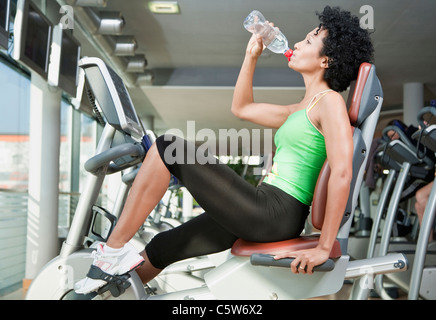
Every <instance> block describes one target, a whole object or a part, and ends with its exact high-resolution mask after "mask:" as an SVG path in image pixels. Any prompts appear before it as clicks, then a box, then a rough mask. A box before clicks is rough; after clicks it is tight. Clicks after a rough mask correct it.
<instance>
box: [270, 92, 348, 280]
mask: <svg viewBox="0 0 436 320" xmlns="http://www.w3.org/2000/svg"><path fill="white" fill-rule="evenodd" d="M321 102H322V104H320V105H318V106H317V111H318V119H319V120H320V121H319V123H320V125H321V127H322V128H321V129H322V132H323V134H324V138H325V142H326V150H327V159H328V162H329V166H330V169H331V173H330V178H329V182H328V191H327V204H326V213H325V217H324V223H323V227H322V232H321V236H320V239H319V244H318V246H317V247H316V248H314V249H308V250H300V251H295V252H289V253H287V254H283V255H277V256H276V257H275V258H276V259H280V258H284V257H295V260H294V261H293V262H292V264H291V269H292V271H293V272H294V273H309V274H312V273H313V267H314V266H317V265H319V264H322V263H323V262H325V261H326V260H327V259H328V257H329V255H330V251H331V249H332V247H333V244H334V241H335V239H336V236H337V233H338V230H339V225H340V223H341V221H342V216H343V214H344V211H345V206H346V205H347V201H348V195H349V192H350V183H351V179H352V159H353V138H352V134H351V129H350V124H349V118H348V115H347V112H346V107H345V102H344V101H343V99H342V98H341V97H340V95H339V94H332V95H327V96H326V97H325V99H323V100H322V101H320V103H321ZM297 267H301V268H303V269H297Z"/></svg>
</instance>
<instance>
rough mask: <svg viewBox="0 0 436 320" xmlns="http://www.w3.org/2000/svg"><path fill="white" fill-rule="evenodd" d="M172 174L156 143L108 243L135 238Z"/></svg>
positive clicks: (116, 244)
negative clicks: (163, 160)
mask: <svg viewBox="0 0 436 320" xmlns="http://www.w3.org/2000/svg"><path fill="white" fill-rule="evenodd" d="M170 177H171V175H170V172H169V171H168V169H167V168H166V166H165V165H164V163H163V162H162V160H161V157H160V156H159V153H158V152H157V148H156V145H155V144H153V146H152V147H151V148H150V150H149V151H148V152H147V156H146V158H145V160H144V162H143V164H142V166H141V168H140V169H139V172H138V175H137V176H136V178H135V181H134V182H133V185H132V188H131V190H130V193H129V195H128V197H127V200H126V204H125V206H124V209H123V211H122V213H121V216H120V219H119V220H118V222H117V224H116V226H115V228H114V230H113V232H112V234H111V235H110V237H109V239H108V241H107V245H108V246H109V247H111V248H121V247H122V246H123V245H124V244H125V243H127V242H128V241H130V239H132V238H133V236H134V235H135V233H136V232H137V231H138V230H139V228H140V227H141V226H142V224H143V223H144V221H145V219H146V218H147V217H148V215H149V214H150V213H151V212H152V210H153V209H154V208H155V207H156V205H157V204H158V202H159V201H160V200H161V199H162V197H163V196H164V194H165V192H166V190H167V189H168V185H169V182H170Z"/></svg>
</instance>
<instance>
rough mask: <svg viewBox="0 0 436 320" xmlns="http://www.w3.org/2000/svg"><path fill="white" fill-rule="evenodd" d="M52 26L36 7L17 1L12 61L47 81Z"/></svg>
mask: <svg viewBox="0 0 436 320" xmlns="http://www.w3.org/2000/svg"><path fill="white" fill-rule="evenodd" d="M52 31H53V25H52V23H51V22H50V21H49V20H48V18H47V17H46V16H45V15H44V14H43V13H42V12H41V11H40V10H39V9H38V7H37V6H36V5H35V4H34V3H32V2H31V1H28V0H18V3H17V14H16V17H15V22H14V37H15V40H14V59H15V60H19V61H21V62H23V63H25V64H26V65H27V66H28V67H29V68H31V69H32V70H33V71H35V72H37V73H39V74H40V75H41V76H42V77H43V78H45V79H47V76H48V66H49V56H50V47H51V38H52Z"/></svg>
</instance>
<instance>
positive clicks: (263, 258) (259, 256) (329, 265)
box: [250, 253, 335, 272]
mask: <svg viewBox="0 0 436 320" xmlns="http://www.w3.org/2000/svg"><path fill="white" fill-rule="evenodd" d="M294 260H295V259H294V258H284V259H278V260H276V259H274V256H273V255H270V254H263V253H254V254H252V255H251V257H250V262H251V264H252V265H254V266H266V267H283V268H290V267H291V263H292V261H294ZM334 268H335V262H334V261H333V260H332V259H328V260H327V261H326V262H324V263H323V264H320V265H318V266H315V267H314V268H313V271H322V272H327V271H332V270H333V269H334Z"/></svg>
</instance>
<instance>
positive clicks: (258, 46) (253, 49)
mask: <svg viewBox="0 0 436 320" xmlns="http://www.w3.org/2000/svg"><path fill="white" fill-rule="evenodd" d="M263 49H264V46H263V43H262V37H261V36H260V35H259V34H253V35H252V36H251V38H250V41H249V42H248V45H247V49H246V54H247V55H250V56H252V57H253V58H258V57H259V56H260V55H261V54H262V51H263Z"/></svg>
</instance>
